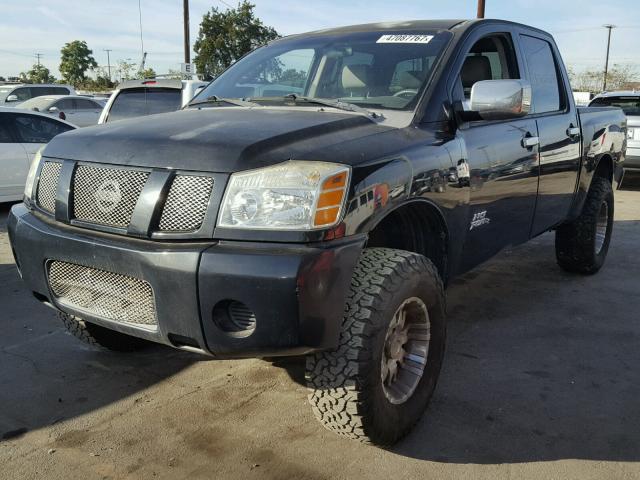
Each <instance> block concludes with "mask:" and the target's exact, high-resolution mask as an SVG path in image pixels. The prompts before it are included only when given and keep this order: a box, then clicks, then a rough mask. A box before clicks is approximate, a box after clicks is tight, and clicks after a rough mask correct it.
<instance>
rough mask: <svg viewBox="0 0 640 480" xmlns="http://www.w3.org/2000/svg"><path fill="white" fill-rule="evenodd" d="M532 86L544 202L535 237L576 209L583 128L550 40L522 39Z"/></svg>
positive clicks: (539, 209)
mask: <svg viewBox="0 0 640 480" xmlns="http://www.w3.org/2000/svg"><path fill="white" fill-rule="evenodd" d="M520 48H521V51H522V57H523V58H524V60H525V65H526V69H527V77H528V79H529V81H530V82H531V96H532V114H531V118H534V119H535V121H536V124H537V127H538V138H539V141H540V145H539V152H540V178H539V183H538V201H537V204H536V210H535V215H534V218H533V225H532V228H531V234H532V236H533V235H537V234H539V233H542V232H544V231H545V230H548V229H549V228H551V227H553V226H556V225H558V224H559V223H561V222H563V221H564V220H565V219H566V218H567V216H568V214H569V209H570V208H571V203H572V201H573V196H574V193H575V189H576V184H577V180H578V171H579V168H580V138H581V137H580V128H579V127H580V125H579V123H578V118H577V111H576V108H575V106H574V105H573V97H572V95H571V89H570V87H569V84H568V82H566V81H565V78H566V74H565V72H564V67H563V65H562V62H561V60H560V56H559V54H558V51H557V49H556V48H555V45H554V44H553V43H552V42H551V41H550V39H543V38H539V37H537V36H531V35H528V34H521V35H520Z"/></svg>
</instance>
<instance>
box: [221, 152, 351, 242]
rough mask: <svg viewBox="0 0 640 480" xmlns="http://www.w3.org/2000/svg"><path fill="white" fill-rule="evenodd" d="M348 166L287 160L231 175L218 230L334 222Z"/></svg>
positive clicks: (324, 225)
mask: <svg viewBox="0 0 640 480" xmlns="http://www.w3.org/2000/svg"><path fill="white" fill-rule="evenodd" d="M349 171H350V170H349V167H347V166H345V165H340V164H336V163H326V162H306V161H298V160H290V161H288V162H284V163H280V164H278V165H274V166H271V167H266V168H260V169H257V170H250V171H247V172H239V173H234V174H233V175H231V178H230V179H229V184H228V185H227V190H226V192H225V194H224V199H223V200H222V207H221V209H220V215H219V217H218V226H219V227H226V228H243V229H263V230H313V229H319V228H327V227H331V226H333V225H335V224H336V223H338V220H339V219H340V215H341V213H342V208H343V205H344V199H345V196H346V191H347V187H348V185H349Z"/></svg>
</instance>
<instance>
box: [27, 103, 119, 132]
mask: <svg viewBox="0 0 640 480" xmlns="http://www.w3.org/2000/svg"><path fill="white" fill-rule="evenodd" d="M105 104H106V101H104V100H103V99H98V98H90V97H83V96H79V95H47V96H45V97H36V98H32V99H31V100H27V101H26V102H23V103H21V104H20V105H19V106H18V108H21V109H25V110H33V111H35V112H40V113H44V114H47V115H51V116H53V117H58V118H60V119H61V120H66V121H67V122H71V123H73V124H74V125H77V126H78V127H88V126H89V125H96V124H97V123H98V119H99V118H100V114H101V113H102V109H103V108H104V105H105Z"/></svg>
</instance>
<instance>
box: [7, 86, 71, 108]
mask: <svg viewBox="0 0 640 480" xmlns="http://www.w3.org/2000/svg"><path fill="white" fill-rule="evenodd" d="M75 94H76V91H75V90H74V89H73V87H72V86H71V85H58V84H47V83H34V84H30V85H21V84H18V85H15V84H3V85H0V107H17V106H18V105H20V104H21V103H22V102H24V101H26V100H29V99H30V98H34V97H40V96H42V95H75Z"/></svg>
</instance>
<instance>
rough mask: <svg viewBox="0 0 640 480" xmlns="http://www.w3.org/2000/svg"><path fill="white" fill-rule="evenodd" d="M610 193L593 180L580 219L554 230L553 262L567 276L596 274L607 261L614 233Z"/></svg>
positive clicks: (608, 185) (604, 184) (601, 182)
mask: <svg viewBox="0 0 640 480" xmlns="http://www.w3.org/2000/svg"><path fill="white" fill-rule="evenodd" d="M613 202H614V198H613V189H612V187H611V183H610V182H609V181H608V180H606V179H605V178H602V177H595V178H594V179H593V181H592V183H591V188H590V189H589V193H588V194H587V198H586V200H585V203H584V206H583V207H582V212H581V213H580V216H579V217H578V218H576V219H575V220H574V221H572V222H570V223H567V224H564V225H561V226H560V227H558V229H557V230H556V259H557V261H558V265H560V266H561V267H562V268H563V269H564V270H567V271H568V272H575V273H584V274H593V273H596V272H597V271H598V270H600V268H601V267H602V265H604V260H605V258H606V257H607V252H608V251H609V243H610V242H611V233H612V231H613Z"/></svg>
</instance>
